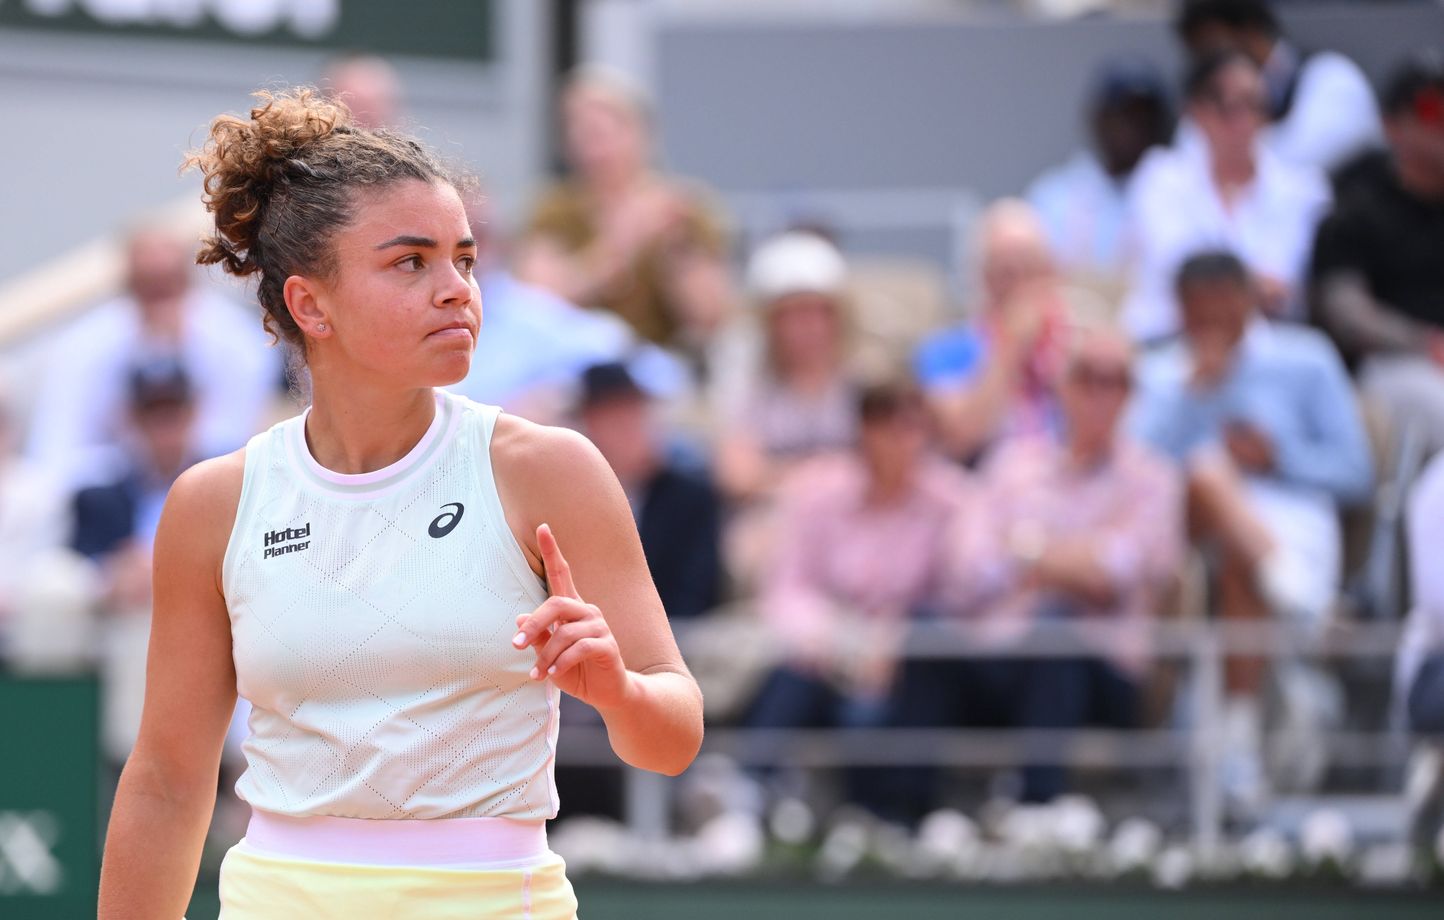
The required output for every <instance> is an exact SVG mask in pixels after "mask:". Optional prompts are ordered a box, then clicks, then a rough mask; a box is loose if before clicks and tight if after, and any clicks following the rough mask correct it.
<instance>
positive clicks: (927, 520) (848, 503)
mask: <svg viewBox="0 0 1444 920" xmlns="http://www.w3.org/2000/svg"><path fill="white" fill-rule="evenodd" d="M857 411H858V412H859V415H860V417H861V437H860V441H859V446H858V447H857V448H856V449H855V450H854V451H850V452H848V453H846V454H839V455H837V456H833V457H825V458H819V459H818V460H816V461H814V462H813V463H812V464H810V465H808V466H807V467H806V468H804V469H802V470H799V471H798V473H797V475H796V476H794V477H793V478H791V479H789V480H788V482H787V483H786V485H785V486H784V487H783V492H782V495H781V499H780V503H781V514H780V517H779V521H778V529H779V534H778V540H777V542H776V554H775V556H774V557H773V558H772V559H771V560H770V564H769V565H768V567H767V570H766V572H765V574H764V577H763V585H762V591H761V595H760V597H759V598H758V601H757V603H758V607H759V612H760V614H761V616H762V617H763V619H764V620H765V621H766V622H767V623H768V624H770V625H771V627H772V629H773V632H774V634H775V635H776V637H777V641H778V643H779V644H780V645H781V648H782V650H783V654H784V656H785V663H784V664H783V665H782V666H780V667H779V668H777V669H776V670H775V671H774V672H773V673H772V674H771V676H770V677H769V678H768V679H767V681H766V682H765V683H764V685H763V687H762V690H761V691H760V693H759V695H758V697H757V699H756V700H755V702H754V703H753V706H752V708H751V712H750V714H749V715H748V717H747V720H746V721H747V724H748V725H750V726H752V727H755V728H817V727H842V726H854V727H861V726H876V725H881V724H883V721H884V720H885V719H886V718H887V715H888V712H887V710H888V706H887V700H888V696H889V693H890V689H891V687H892V684H893V676H894V672H895V671H896V669H897V666H898V651H899V643H900V641H901V639H902V637H903V633H904V632H905V629H906V626H907V623H908V619H909V617H910V616H911V615H912V613H913V611H914V610H915V609H917V608H918V607H920V606H922V605H925V604H927V603H928V602H930V601H932V600H933V599H934V598H935V597H936V596H937V592H938V590H939V587H940V585H941V583H942V578H943V576H944V575H945V574H946V571H947V567H948V565H949V564H950V563H949V561H948V560H947V559H946V557H945V555H944V552H943V549H944V542H943V536H944V534H945V533H946V532H947V531H948V529H949V528H950V527H951V526H952V525H953V523H954V521H955V520H956V519H957V518H958V517H959V515H962V514H966V513H967V512H968V508H969V507H970V504H971V501H972V500H973V498H972V495H973V492H972V486H971V484H970V482H969V480H968V479H967V477H966V474H964V473H962V472H960V471H958V470H957V469H956V468H954V467H953V466H952V465H950V464H948V463H947V462H946V461H944V460H943V459H942V458H940V457H938V456H935V455H934V454H933V452H932V450H931V449H930V444H929V441H930V424H929V419H928V413H927V409H926V406H925V404H924V402H923V398H922V395H921V394H920V393H919V392H918V390H917V389H916V388H915V387H913V386H912V385H910V384H902V383H889V384H882V385H877V386H873V387H869V388H868V389H867V390H865V391H864V392H863V394H862V396H861V398H860V400H859V403H858V410H857ZM866 792H867V791H866V790H857V789H855V790H854V794H855V795H864V796H866Z"/></svg>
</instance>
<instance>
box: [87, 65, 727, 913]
mask: <svg viewBox="0 0 1444 920" xmlns="http://www.w3.org/2000/svg"><path fill="white" fill-rule="evenodd" d="M258 99H259V101H258V104H257V106H256V107H255V108H254V109H252V111H251V113H250V117H249V118H244V119H243V118H236V117H231V116H221V117H219V118H217V119H216V120H215V121H214V122H213V123H212V126H211V130H210V135H209V138H208V140H207V142H206V144H205V145H204V146H203V148H202V149H201V150H199V151H197V152H196V153H194V154H193V155H192V156H191V158H190V160H189V162H190V163H191V164H192V165H196V166H199V168H200V169H201V171H202V172H203V174H204V176H205V190H206V204H207V207H208V208H209V209H210V210H211V211H212V212H214V214H215V222H216V233H215V235H214V236H213V237H211V238H210V239H208V240H207V241H206V243H205V244H204V247H203V248H202V250H201V252H200V255H199V261H200V262H202V263H219V264H220V265H222V266H223V267H224V269H225V270H226V271H228V272H230V273H232V274H234V275H239V276H249V275H253V274H254V275H256V276H258V279H259V299H260V303H261V305H262V307H263V308H264V310H265V313H266V319H265V322H266V324H267V327H268V328H269V329H270V330H271V331H272V332H274V333H275V334H277V335H279V336H281V337H283V338H285V339H287V340H288V341H291V342H294V343H296V344H297V345H299V346H300V347H301V349H302V350H303V353H304V355H305V360H306V363H307V365H308V366H309V369H310V374H311V381H312V390H313V395H312V401H311V405H310V407H309V408H308V409H307V410H306V411H305V412H303V413H302V414H300V415H298V416H296V417H295V418H291V419H288V420H286V421H283V422H280V423H279V424H277V425H275V426H274V427H272V428H271V429H270V430H269V431H266V432H263V433H261V434H259V435H257V436H256V437H254V438H252V439H251V441H250V442H249V443H248V444H247V445H246V447H245V448H244V449H243V450H241V451H237V452H236V453H234V454H231V455H229V456H225V457H221V458H218V459H215V460H210V461H207V462H205V463H202V464H199V465H197V466H196V467H194V468H192V469H191V470H189V471H188V472H187V473H185V474H184V475H183V476H181V478H180V479H179V480H178V481H177V482H176V484H175V486H174V487H173V488H172V490H171V492H170V496H169V498H168V499H167V502H166V506H165V511H164V513H163V515H162V519H161V523H160V529H159V531H158V533H157V535H156V543H155V569H154V580H155V608H154V619H153V626H152V633H151V640H150V659H149V672H148V679H147V686H146V699H145V710H144V715H143V718H142V724H141V730H140V739H139V741H138V743H137V744H136V747H135V751H134V753H133V754H132V755H131V758H130V761H129V762H128V763H127V764H126V767H125V772H124V774H123V776H122V778H121V781H120V787H119V790H118V792H117V794H116V801H115V807H114V811H113V815H112V818H111V823H110V831H109V836H108V839H107V841H106V847H105V861H104V866H103V869H102V873H101V885H100V917H101V918H102V920H118V918H135V917H145V918H156V917H161V918H179V917H181V915H182V913H183V912H184V910H185V908H186V905H187V903H188V901H189V898H190V896H191V891H192V888H193V885H194V882H195V877H196V871H197V867H198V864H199V859H200V854H201V845H202V842H203V840H204V838H205V835H206V828H207V825H208V823H209V819H210V816H211V811H212V808H213V806H214V803H215V795H216V776H217V770H218V766H219V758H220V753H221V744H222V740H223V736H224V735H225V732H226V726H227V722H228V720H229V718H230V715H231V711H232V708H233V707H234V705H235V700H236V694H237V692H238V691H239V693H240V694H241V695H242V696H244V697H245V698H246V699H248V700H249V701H250V702H251V704H252V706H253V710H252V714H251V717H250V734H249V737H248V739H247V741H246V742H245V745H244V753H245V758H246V771H245V773H244V775H243V776H242V777H241V779H240V781H239V782H238V783H237V792H238V794H239V795H240V796H241V797H242V798H243V799H245V801H246V802H248V803H249V804H250V806H251V808H252V813H253V817H252V819H251V822H250V825H249V827H248V829H247V832H246V837H245V839H244V840H243V841H241V842H240V843H239V844H237V845H236V846H235V847H234V848H233V849H231V851H230V852H229V853H227V855H226V858H225V861H224V863H223V864H222V868H221V883H220V895H221V915H222V917H224V918H225V920H259V918H265V920H281V918H286V920H290V918H300V917H305V918H308V920H325V918H344V920H366V918H387V920H396V918H411V917H415V918H426V920H451V918H462V917H466V918H484V917H493V918H499V917H508V918H512V917H516V918H535V920H553V918H557V920H560V918H570V917H573V916H574V915H575V911H576V900H575V898H574V896H573V893H572V889H571V885H570V883H569V882H568V881H567V879H566V876H565V874H564V866H563V864H562V861H561V859H560V858H559V857H558V856H556V855H555V854H554V853H552V852H551V851H550V850H549V849H548V847H547V843H546V833H545V821H546V819H547V818H549V817H552V816H553V815H555V814H556V809H557V796H556V789H555V787H554V784H553V780H552V767H553V758H554V754H555V746H556V739H557V703H558V700H559V698H560V693H561V692H563V691H564V692H566V693H570V694H572V695H573V696H576V697H577V698H579V699H581V700H583V701H585V702H587V703H589V704H591V705H592V706H594V707H596V709H597V710H599V711H600V712H601V714H602V716H603V717H604V719H605V721H606V725H607V730H608V734H609V737H610V739H611V743H612V747H613V749H614V750H615V751H616V752H617V754H618V755H619V756H620V757H621V759H622V760H624V761H626V762H627V763H629V764H632V765H633V766H636V767H641V768H643V769H648V770H655V771H658V772H662V773H669V774H676V773H679V772H681V771H682V770H683V769H685V768H686V767H687V765H688V764H689V763H690V762H691V760H692V758H693V757H694V756H695V754H696V752H697V749H698V746H699V745H700V743H701V736H702V701H701V695H700V693H699V691H698V689H697V685H696V682H695V681H694V680H693V679H692V677H691V675H690V673H689V672H688V671H687V668H686V666H685V665H684V664H683V662H682V659H681V656H680V655H679V653H678V651H677V647H676V644H675V642H674V641H673V638H672V635H671V632H670V630H669V629H668V626H667V620H666V616H665V614H664V612H663V609H662V605H661V602H660V601H659V600H658V598H657V593H656V591H655V589H654V588H653V586H652V582H651V580H650V578H649V576H648V572H647V566H646V562H645V560H644V557H643V555H642V550H641V544H640V541H639V539H638V537H637V532H636V529H635V526H634V524H633V522H632V516H631V513H630V511H629V509H628V505H627V500H626V498H625V496H624V495H623V493H622V490H621V488H620V486H619V485H618V483H617V480H616V478H615V477H614V476H613V475H612V473H611V471H610V469H609V468H608V467H607V465H606V463H605V461H604V460H603V459H602V457H601V455H600V454H599V453H598V452H597V451H596V449H595V448H593V447H592V445H591V444H590V443H589V442H588V441H587V440H585V439H584V438H582V437H581V436H579V435H576V434H573V433H571V432H568V431H564V430H560V429H555V428H546V427H541V426H538V425H533V424H530V423H528V422H526V421H524V420H522V419H519V418H515V417H512V416H509V415H503V414H501V413H500V412H499V410H497V409H496V408H494V407H488V406H483V405H479V404H476V403H472V402H470V401H468V400H465V399H462V398H459V397H456V396H453V395H451V394H449V393H446V392H445V391H442V390H439V389H436V388H437V387H439V386H442V385H445V384H449V383H453V382H455V381H457V380H460V379H461V378H462V377H463V376H465V374H466V372H467V369H468V366H469V364H470V361H471V354H472V348H473V346H474V344H475V339H476V335H477V333H478V332H479V330H480V326H481V313H482V309H481V303H480V297H479V294H478V292H477V285H476V281H475V280H474V279H473V277H472V264H473V262H474V260H475V255H476V249H475V242H474V241H473V240H472V239H471V236H470V233H469V232H468V229H467V220H466V215H465V213H464V211H463V208H462V201H461V197H460V195H459V194H458V180H456V179H455V178H453V177H452V176H451V175H450V174H449V173H448V171H447V169H446V168H445V167H443V165H442V164H440V163H439V162H438V161H437V160H436V159H435V158H434V157H433V156H432V155H431V154H430V153H428V152H427V151H426V150H425V149H423V147H422V146H421V145H420V144H418V143H417V142H416V141H414V140H412V139H410V138H407V137H404V136H402V135H399V134H395V133H391V132H388V131H385V130H377V131H372V130H367V129H364V128H361V127H358V126H356V125H354V124H351V123H350V121H349V116H348V113H347V112H346V110H345V109H344V107H342V106H340V105H337V104H333V103H331V102H327V101H324V100H322V99H321V98H320V97H319V96H317V95H315V94H314V93H313V92H312V91H309V90H295V91H290V92H286V93H281V94H276V95H270V94H265V93H262V94H259V96H258ZM562 547H565V548H566V555H565V556H564V555H563V551H562Z"/></svg>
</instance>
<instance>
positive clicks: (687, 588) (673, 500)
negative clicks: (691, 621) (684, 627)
mask: <svg viewBox="0 0 1444 920" xmlns="http://www.w3.org/2000/svg"><path fill="white" fill-rule="evenodd" d="M637 517H638V520H637V530H638V532H639V533H640V535H641V538H642V551H643V552H645V553H646V556H647V567H648V568H649V569H651V571H652V580H653V581H655V582H656V584H657V594H658V595H659V596H660V597H661V598H662V604H663V606H665V607H666V608H667V615H668V616H669V617H671V618H673V619H685V618H689V617H695V616H697V615H698V614H702V613H706V612H708V611H709V610H711V609H712V608H713V607H714V606H716V604H717V602H718V600H719V599H720V594H721V590H722V560H721V547H720V540H721V533H720V531H721V528H722V507H721V499H720V498H719V497H718V495H717V490H716V489H715V488H714V487H713V486H712V483H711V482H710V481H709V480H708V479H707V477H706V475H705V474H704V473H700V472H693V471H691V470H686V469H682V468H679V467H676V466H670V467H663V468H662V469H661V470H659V471H658V472H657V474H656V475H655V476H653V477H652V480H651V481H650V482H648V483H647V486H646V492H645V494H644V495H643V497H642V500H641V509H640V512H639V514H638V515H637Z"/></svg>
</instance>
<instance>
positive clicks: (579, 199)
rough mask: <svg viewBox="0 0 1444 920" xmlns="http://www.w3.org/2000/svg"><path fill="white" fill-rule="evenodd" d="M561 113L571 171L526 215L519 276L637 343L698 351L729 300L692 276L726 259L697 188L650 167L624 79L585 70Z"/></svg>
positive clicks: (644, 117)
mask: <svg viewBox="0 0 1444 920" xmlns="http://www.w3.org/2000/svg"><path fill="white" fill-rule="evenodd" d="M562 111H563V121H564V127H565V146H566V157H567V163H568V165H569V166H570V168H571V176H570V178H568V179H567V180H566V181H564V182H562V183H561V184H559V185H557V186H555V187H553V188H552V189H550V190H549V191H547V192H546V193H545V194H544V195H543V196H542V198H541V200H540V202H539V203H538V204H537V206H536V208H535V210H534V211H533V212H532V216H531V220H530V222H529V226H528V227H527V229H526V233H525V234H524V237H523V240H522V244H521V246H520V248H519V251H518V253H517V275H518V276H519V277H520V278H521V279H522V280H524V281H528V282H531V283H533V284H536V285H538V286H540V287H544V288H546V289H548V290H550V291H552V292H554V293H556V294H557V295H559V296H560V297H562V298H563V299H565V300H568V301H570V302H572V303H575V304H579V305H581V306H584V307H603V308H605V309H607V310H611V311H612V312H614V313H616V314H617V315H618V316H620V317H622V319H624V320H626V321H627V322H628V323H629V324H631V326H632V328H633V329H634V330H636V332H637V334H638V335H639V336H641V337H642V338H644V339H647V340H649V341H652V342H656V343H658V344H663V345H686V346H689V347H691V346H693V345H694V344H695V340H697V339H699V338H706V337H707V336H709V335H710V334H711V333H712V332H714V331H715V330H716V329H718V328H720V326H721V325H722V323H723V322H724V321H725V319H726V315H725V314H726V312H727V310H728V308H729V307H730V304H727V303H723V302H719V301H718V300H716V299H715V298H714V297H713V295H714V294H716V293H717V288H716V286H715V285H709V284H706V283H699V282H698V280H697V279H698V278H699V277H703V276H706V275H707V273H708V272H709V271H711V272H714V273H715V270H716V269H717V267H718V266H721V265H723V264H725V259H726V248H727V247H726V241H725V237H724V233H723V230H722V225H721V221H720V220H719V219H718V218H717V216H716V215H715V214H714V213H713V211H712V209H711V207H710V206H709V205H708V204H707V203H706V202H705V201H704V199H703V197H702V195H701V194H700V193H699V192H698V191H697V190H695V189H692V188H688V187H687V186H685V185H683V184H682V183H680V182H678V181H676V180H674V179H671V178H669V177H666V176H663V175H662V174H660V173H659V172H657V171H656V170H655V169H654V168H653V166H652V163H651V159H652V152H651V143H652V140H651V135H650V125H649V123H648V117H649V116H648V111H647V106H646V103H645V102H644V101H643V98H642V95H641V92H640V91H639V90H638V89H636V88H635V87H634V86H632V85H631V83H630V82H628V81H626V80H625V79H623V78H622V77H620V76H619V75H614V74H610V73H607V72H605V71H602V70H595V69H592V70H584V71H582V72H580V73H578V74H577V75H576V76H574V77H573V78H572V79H571V81H570V82H569V83H568V85H567V88H566V91H565V95H564V96H563V99H562ZM699 273H700V274H699Z"/></svg>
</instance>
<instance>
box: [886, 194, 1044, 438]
mask: <svg viewBox="0 0 1444 920" xmlns="http://www.w3.org/2000/svg"><path fill="white" fill-rule="evenodd" d="M976 238H977V241H978V242H977V252H978V274H979V276H980V278H981V281H982V302H981V303H980V304H979V307H978V310H977V311H976V317H977V318H976V319H975V321H973V322H970V323H968V324H966V325H963V326H959V327H957V328H954V329H947V330H944V331H942V332H939V333H936V334H935V335H933V336H931V337H929V338H927V339H925V340H924V341H923V342H922V344H921V345H920V346H919V347H918V351H917V355H916V357H915V362H914V363H915V367H916V370H917V374H918V378H919V379H920V380H921V381H922V384H923V386H924V387H925V388H926V390H927V393H928V399H929V402H930V403H931V404H932V407H933V410H934V412H935V414H936V415H937V417H938V422H939V428H940V430H941V435H942V442H943V446H944V449H945V450H946V451H947V452H948V453H949V454H950V455H952V456H954V457H956V458H958V459H962V460H967V461H971V460H974V459H976V458H977V457H978V456H979V455H980V454H982V453H983V452H984V451H985V450H986V449H987V448H988V447H989V446H990V445H992V444H994V443H996V442H997V441H999V440H1001V439H1003V438H1006V437H1012V436H1018V435H1024V434H1054V433H1056V432H1057V430H1058V423H1059V414H1058V405H1057V400H1056V398H1055V395H1054V390H1053V387H1054V384H1055V382H1056V377H1057V374H1058V362H1059V357H1060V352H1059V347H1058V345H1059V333H1060V331H1061V329H1062V324H1063V319H1064V312H1065V309H1066V307H1065V302H1064V300H1063V297H1062V292H1061V290H1060V288H1059V285H1058V279H1057V271H1056V268H1055V266H1054V264H1053V259H1052V256H1051V255H1050V254H1049V252H1048V241H1047V235H1046V233H1045V231H1044V229H1043V226H1042V224H1041V223H1039V221H1038V217H1037V215H1036V214H1035V213H1034V212H1033V209H1032V208H1030V207H1029V206H1028V205H1027V204H1024V203H1023V202H1021V201H1017V200H1014V199H1007V200H1003V201H999V202H996V203H994V204H993V205H992V206H990V207H989V208H988V210H987V211H986V212H984V214H983V216H982V217H981V218H980V220H979V227H978V232H977V237H976Z"/></svg>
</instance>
